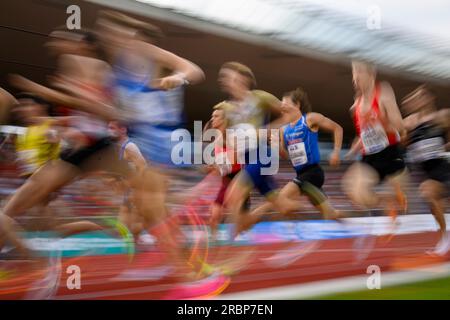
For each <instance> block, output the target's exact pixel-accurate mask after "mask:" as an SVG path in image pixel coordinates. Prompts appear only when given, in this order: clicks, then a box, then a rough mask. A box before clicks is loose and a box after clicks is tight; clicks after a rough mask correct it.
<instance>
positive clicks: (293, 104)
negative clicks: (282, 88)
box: [281, 87, 311, 117]
mask: <svg viewBox="0 0 450 320" xmlns="http://www.w3.org/2000/svg"><path fill="white" fill-rule="evenodd" d="M281 112H283V113H285V114H288V115H292V116H293V117H295V116H298V115H299V113H303V114H304V113H308V112H311V103H310V102H309V98H308V94H307V93H306V91H305V90H304V89H303V88H301V87H298V88H297V89H295V90H293V91H289V92H286V93H285V94H284V95H283V99H282V101H281Z"/></svg>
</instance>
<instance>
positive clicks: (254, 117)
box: [224, 90, 277, 152]
mask: <svg viewBox="0 0 450 320" xmlns="http://www.w3.org/2000/svg"><path fill="white" fill-rule="evenodd" d="M276 100H277V99H276V98H275V97H274V96H272V95H271V94H269V93H267V92H264V91H260V90H254V91H251V92H250V93H249V95H248V96H247V97H246V99H244V100H243V101H241V102H239V103H237V102H233V101H227V102H228V103H227V104H226V105H225V107H224V108H225V109H224V111H225V117H226V119H227V121H228V127H229V128H230V129H234V130H243V131H244V132H245V131H247V130H249V131H252V132H253V134H248V135H247V137H248V145H246V144H245V141H240V140H239V139H238V140H237V146H232V147H235V148H236V149H237V151H238V152H241V151H249V150H252V149H256V147H257V143H258V132H257V131H256V130H258V129H260V128H261V127H263V126H264V124H266V123H267V121H268V118H269V116H270V114H269V108H270V106H271V105H272V104H273V103H274V101H276ZM235 134H239V132H235ZM241 134H242V133H241ZM230 138H231V139H233V137H232V136H230Z"/></svg>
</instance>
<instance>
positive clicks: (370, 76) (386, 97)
mask: <svg viewBox="0 0 450 320" xmlns="http://www.w3.org/2000/svg"><path fill="white" fill-rule="evenodd" d="M352 72H353V84H354V87H355V92H356V93H357V94H356V100H355V102H354V104H353V106H352V107H351V110H352V112H353V119H354V123H355V128H356V133H357V136H358V138H357V140H356V141H355V142H354V143H353V147H352V152H354V151H355V150H357V151H359V152H361V153H362V156H363V157H362V161H359V162H357V163H355V164H353V165H352V166H351V167H350V168H349V169H348V171H347V172H346V174H345V175H344V177H343V180H342V181H343V187H344V190H345V191H346V193H347V195H348V196H349V197H350V199H351V200H353V201H354V202H355V203H356V204H358V205H360V206H362V207H364V208H366V209H369V210H370V209H374V208H376V207H377V206H378V205H379V204H383V203H384V204H385V210H386V211H387V212H388V213H389V215H390V216H391V218H392V220H393V221H395V220H396V217H397V213H398V209H399V208H400V209H402V210H403V211H405V210H406V196H405V194H404V192H403V184H404V182H405V178H406V177H407V170H406V168H405V162H404V160H403V155H402V150H401V147H400V145H399V142H400V138H401V137H404V136H405V129H404V125H403V121H402V117H401V114H400V111H399V109H398V106H397V103H396V101H395V95H394V92H393V90H392V87H391V86H390V85H389V83H387V82H381V83H380V82H377V80H376V69H375V67H374V66H372V65H370V64H368V63H363V62H356V61H355V62H353V63H352ZM383 181H387V182H388V183H389V184H390V185H391V186H392V187H393V188H394V190H395V192H394V195H395V196H392V195H390V194H387V195H383V196H381V195H379V194H377V193H375V191H374V190H373V188H374V187H375V186H376V185H378V184H380V183H381V182H383ZM382 199H383V200H382Z"/></svg>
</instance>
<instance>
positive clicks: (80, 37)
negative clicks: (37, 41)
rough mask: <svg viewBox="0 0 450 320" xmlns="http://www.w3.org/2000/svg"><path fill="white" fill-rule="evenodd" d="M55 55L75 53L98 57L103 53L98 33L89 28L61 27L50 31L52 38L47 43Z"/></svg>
mask: <svg viewBox="0 0 450 320" xmlns="http://www.w3.org/2000/svg"><path fill="white" fill-rule="evenodd" d="M45 45H46V47H47V48H48V49H49V50H50V53H52V54H54V55H61V54H75V55H80V56H89V57H98V56H99V55H101V52H100V51H101V50H100V47H99V42H98V39H97V37H96V35H95V34H94V33H93V32H91V31H89V30H72V31H70V30H67V29H66V28H65V27H60V28H57V29H56V30H54V31H53V32H52V33H50V40H49V41H48V42H47V43H46V44H45Z"/></svg>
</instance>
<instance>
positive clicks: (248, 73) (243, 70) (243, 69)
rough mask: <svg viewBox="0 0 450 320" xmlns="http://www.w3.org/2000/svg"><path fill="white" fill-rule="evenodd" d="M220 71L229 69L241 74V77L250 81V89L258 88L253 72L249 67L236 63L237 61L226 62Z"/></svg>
mask: <svg viewBox="0 0 450 320" xmlns="http://www.w3.org/2000/svg"><path fill="white" fill-rule="evenodd" d="M220 69H229V70H233V71H235V72H237V73H239V74H240V75H242V76H244V77H245V78H247V80H248V81H249V88H250V89H255V88H256V78H255V75H254V74H253V71H252V70H251V69H250V68H249V67H247V66H246V65H245V64H242V63H240V62H236V61H229V62H225V63H224V64H223V65H222V67H221V68H220Z"/></svg>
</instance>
